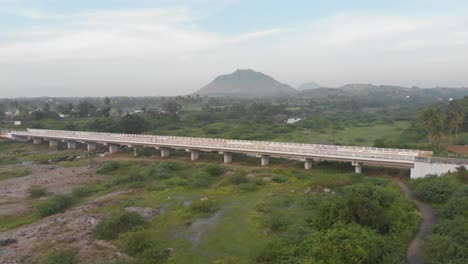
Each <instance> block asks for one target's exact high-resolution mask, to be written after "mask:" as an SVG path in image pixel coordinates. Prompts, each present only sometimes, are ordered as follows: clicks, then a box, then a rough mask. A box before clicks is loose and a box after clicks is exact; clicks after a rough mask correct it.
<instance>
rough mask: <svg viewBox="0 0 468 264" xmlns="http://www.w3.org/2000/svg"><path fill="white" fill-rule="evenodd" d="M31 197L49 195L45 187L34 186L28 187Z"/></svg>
mask: <svg viewBox="0 0 468 264" xmlns="http://www.w3.org/2000/svg"><path fill="white" fill-rule="evenodd" d="M28 194H29V198H38V197H42V196H46V195H47V189H46V188H44V187H38V186H32V187H30V188H29V189H28Z"/></svg>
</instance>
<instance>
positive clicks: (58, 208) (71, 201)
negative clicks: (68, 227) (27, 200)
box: [35, 185, 100, 217]
mask: <svg viewBox="0 0 468 264" xmlns="http://www.w3.org/2000/svg"><path fill="white" fill-rule="evenodd" d="M99 190H100V186H97V185H95V186H88V187H77V188H75V189H73V191H72V192H71V193H69V194H58V195H54V196H52V197H50V198H49V199H47V200H45V201H42V202H39V203H38V204H37V205H36V206H35V208H36V211H37V213H38V215H39V216H41V217H46V216H49V215H53V214H56V213H61V212H64V211H65V210H66V209H68V208H69V207H71V206H73V205H75V204H77V203H78V202H80V201H81V200H82V199H83V198H84V197H86V196H89V195H91V194H93V193H96V192H98V191H99Z"/></svg>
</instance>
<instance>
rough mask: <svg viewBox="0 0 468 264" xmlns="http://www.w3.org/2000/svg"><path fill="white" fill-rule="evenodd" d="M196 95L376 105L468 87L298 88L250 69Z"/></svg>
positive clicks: (449, 94) (460, 93)
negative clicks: (294, 98)
mask: <svg viewBox="0 0 468 264" xmlns="http://www.w3.org/2000/svg"><path fill="white" fill-rule="evenodd" d="M194 94H199V95H201V96H213V97H223V96H230V97H240V98H256V97H260V98H261V97H300V98H303V99H306V98H309V99H317V100H324V99H326V100H330V101H337V100H348V99H355V100H359V101H369V102H373V103H375V104H378V103H379V102H381V103H385V102H389V101H399V100H407V101H412V102H414V103H423V102H424V103H427V102H435V101H442V100H449V99H450V98H453V99H457V98H462V97H464V96H468V88H441V87H436V88H418V87H411V88H408V87H401V86H392V85H372V84H347V85H344V86H341V87H337V88H326V87H320V85H318V84H316V83H313V82H311V83H306V84H303V85H301V86H299V87H298V89H294V88H292V87H291V86H289V85H287V84H284V83H281V82H278V81H277V80H275V79H274V78H272V77H270V76H268V75H266V74H263V73H261V72H256V71H254V70H251V69H247V70H236V71H235V72H233V73H231V74H228V75H221V76H218V77H217V78H216V79H214V80H213V81H212V82H211V83H209V84H208V85H206V86H205V87H203V88H201V89H199V90H198V91H196V92H195V93H194Z"/></svg>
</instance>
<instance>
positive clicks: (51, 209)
mask: <svg viewBox="0 0 468 264" xmlns="http://www.w3.org/2000/svg"><path fill="white" fill-rule="evenodd" d="M76 201H77V199H76V197H75V196H74V195H71V194H67V195H55V196H53V197H52V198H50V199H48V200H47V201H44V202H42V203H40V204H38V205H36V210H37V211H38V213H39V215H40V216H41V217H45V216H49V215H52V214H56V213H60V212H63V211H65V209H67V208H68V207H70V206H72V205H73V204H74V203H76Z"/></svg>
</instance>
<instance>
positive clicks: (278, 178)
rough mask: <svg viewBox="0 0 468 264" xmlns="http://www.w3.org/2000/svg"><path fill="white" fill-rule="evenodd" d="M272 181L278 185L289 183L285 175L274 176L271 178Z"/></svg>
mask: <svg viewBox="0 0 468 264" xmlns="http://www.w3.org/2000/svg"><path fill="white" fill-rule="evenodd" d="M271 180H272V181H274V182H277V183H283V182H287V181H288V177H286V176H283V175H274V176H273V177H271Z"/></svg>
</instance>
